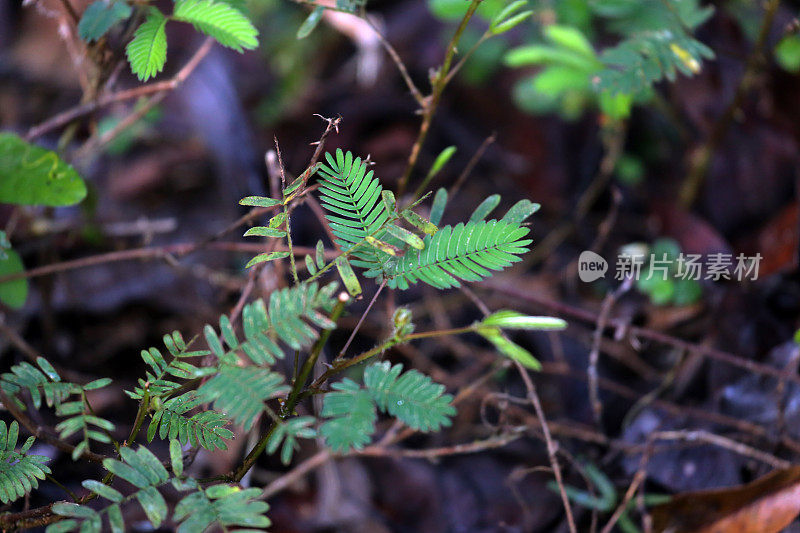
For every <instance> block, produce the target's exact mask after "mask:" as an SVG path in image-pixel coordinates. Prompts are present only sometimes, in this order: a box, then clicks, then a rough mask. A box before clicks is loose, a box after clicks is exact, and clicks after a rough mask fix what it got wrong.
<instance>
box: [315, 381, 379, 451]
mask: <svg viewBox="0 0 800 533" xmlns="http://www.w3.org/2000/svg"><path fill="white" fill-rule="evenodd" d="M331 388H332V389H333V390H334V392H329V393H328V394H326V395H325V399H324V401H323V404H322V416H324V417H327V418H330V420H328V421H327V422H325V423H324V424H322V426H321V427H320V434H321V435H322V436H323V437H324V438H325V443H326V444H327V445H328V446H330V447H331V449H332V450H333V451H334V452H337V453H344V452H347V451H348V450H349V449H350V448H355V449H357V450H360V449H361V448H363V447H364V446H365V445H366V444H367V443H368V442H369V441H370V439H371V438H372V434H373V433H374V432H375V419H376V418H377V416H378V415H377V413H376V412H375V404H374V402H373V401H372V396H371V395H370V393H369V392H367V391H365V390H363V389H361V388H360V387H359V386H358V383H356V382H354V381H352V380H350V379H347V378H345V379H344V380H342V381H341V382H340V383H334V384H333V385H331Z"/></svg>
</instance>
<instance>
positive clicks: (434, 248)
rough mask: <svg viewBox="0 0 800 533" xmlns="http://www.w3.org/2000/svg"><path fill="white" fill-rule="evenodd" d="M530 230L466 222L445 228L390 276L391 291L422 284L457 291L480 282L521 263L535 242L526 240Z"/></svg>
mask: <svg viewBox="0 0 800 533" xmlns="http://www.w3.org/2000/svg"><path fill="white" fill-rule="evenodd" d="M527 234H528V229H527V228H523V227H520V226H519V224H515V223H510V222H506V221H503V220H500V221H498V220H489V221H488V222H486V221H483V220H481V221H477V222H467V223H466V224H458V225H457V226H455V227H452V226H445V227H443V228H441V229H440V230H439V231H438V232H437V233H436V234H435V235H433V236H428V237H425V249H424V250H414V249H411V250H409V251H408V252H407V253H406V255H405V256H404V257H402V258H401V259H399V260H398V261H397V262H396V263H395V264H394V265H393V268H392V269H391V270H390V271H389V272H387V278H389V282H388V286H389V287H390V288H393V289H394V288H399V289H403V290H404V289H407V288H408V287H409V283H416V282H417V281H423V282H425V283H427V284H428V285H432V286H434V287H436V288H439V289H446V288H449V287H458V286H460V284H461V283H460V282H459V281H458V279H456V278H460V279H463V280H465V281H480V280H481V279H483V278H485V277H487V276H490V275H491V272H490V271H491V270H503V269H504V268H506V267H508V266H511V264H512V263H514V262H517V261H519V260H520V259H519V257H518V256H519V255H521V254H523V253H525V252H527V251H528V248H526V246H528V245H529V244H530V243H531V242H532V241H531V240H530V239H524V237H525V236H526V235H527Z"/></svg>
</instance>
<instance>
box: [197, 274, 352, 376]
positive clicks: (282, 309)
mask: <svg viewBox="0 0 800 533" xmlns="http://www.w3.org/2000/svg"><path fill="white" fill-rule="evenodd" d="M336 287H337V284H336V283H330V284H328V285H325V286H324V287H322V288H320V287H319V285H317V284H316V283H307V284H301V285H298V286H296V287H291V288H286V289H282V290H280V291H275V292H273V293H272V294H271V295H270V298H269V309H267V304H265V303H264V301H263V300H256V301H255V302H253V303H251V304H248V305H246V306H245V307H244V310H243V311H242V323H243V325H244V336H245V341H240V340H239V339H238V337H237V336H236V333H235V332H234V331H233V327H232V326H231V322H230V320H229V319H228V317H227V316H224V315H223V316H222V317H220V321H219V329H220V333H221V334H222V338H220V337H219V336H218V335H217V333H216V332H215V331H214V328H212V327H211V326H206V329H205V335H206V341H207V342H208V344H209V346H210V347H211V351H212V352H213V353H214V354H215V355H216V356H217V357H218V358H219V360H220V361H222V362H224V363H227V364H236V363H237V361H238V357H237V356H236V354H235V353H234V352H236V351H237V350H241V351H243V352H244V353H245V354H246V355H247V357H248V358H249V359H250V360H251V361H252V362H253V363H254V364H256V365H271V364H273V363H274V362H275V359H276V358H277V359H282V358H283V357H284V356H285V354H284V351H283V348H281V346H280V344H281V343H283V344H286V345H288V346H289V347H290V348H292V349H293V350H300V349H303V348H307V347H309V346H311V344H312V343H313V342H314V341H315V340H316V339H317V337H318V336H319V333H318V332H317V330H316V329H315V328H314V327H313V326H316V327H317V328H325V329H329V328H332V327H334V326H335V324H334V323H333V322H331V320H330V319H329V318H328V317H326V316H325V315H324V314H323V313H322V311H326V312H328V311H330V310H331V309H332V308H333V306H334V305H335V303H336V298H334V296H333V293H334V292H335V291H336ZM223 341H224V344H226V345H227V346H228V349H227V350H226V349H225V348H224V346H223Z"/></svg>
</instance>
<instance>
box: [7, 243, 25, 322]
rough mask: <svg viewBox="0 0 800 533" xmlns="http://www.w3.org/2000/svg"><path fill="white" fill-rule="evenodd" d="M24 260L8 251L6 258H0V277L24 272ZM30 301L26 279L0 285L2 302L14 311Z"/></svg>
mask: <svg viewBox="0 0 800 533" xmlns="http://www.w3.org/2000/svg"><path fill="white" fill-rule="evenodd" d="M24 271H25V267H24V266H23V264H22V259H21V258H20V257H19V254H18V253H17V252H15V251H14V250H6V251H5V258H2V257H0V276H6V275H8V274H17V273H19V272H24ZM27 299H28V280H27V279H25V278H20V279H14V280H11V281H6V282H5V283H0V302H3V303H4V304H5V305H7V306H9V307H10V308H12V309H19V308H20V307H22V306H23V305H25V300H27Z"/></svg>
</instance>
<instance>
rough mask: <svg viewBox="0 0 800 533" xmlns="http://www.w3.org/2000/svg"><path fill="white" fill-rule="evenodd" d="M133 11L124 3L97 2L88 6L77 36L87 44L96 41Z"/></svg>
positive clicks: (111, 1) (100, 0)
mask: <svg viewBox="0 0 800 533" xmlns="http://www.w3.org/2000/svg"><path fill="white" fill-rule="evenodd" d="M132 12H133V9H132V8H131V6H129V5H128V4H127V3H125V2H124V1H115V0H97V1H95V2H92V3H91V4H89V7H87V8H86V11H84V12H83V16H81V21H80V23H79V24H78V35H80V37H81V39H83V40H84V41H87V42H92V41H96V40H97V39H99V38H100V37H102V36H103V35H105V34H106V32H107V31H108V30H110V29H111V27H112V26H114V24H116V23H118V22H120V21H122V20H125V19H126V18H128V17H130V16H131V13H132Z"/></svg>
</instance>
